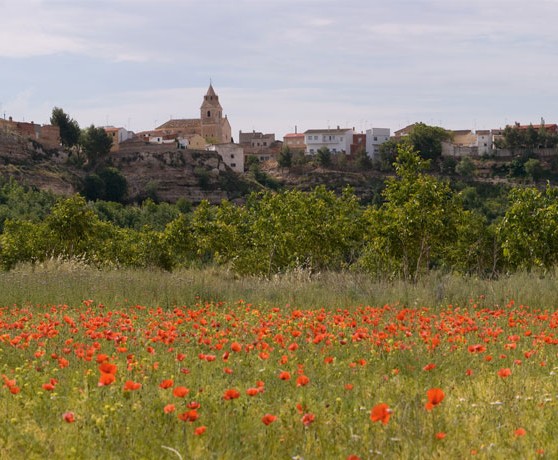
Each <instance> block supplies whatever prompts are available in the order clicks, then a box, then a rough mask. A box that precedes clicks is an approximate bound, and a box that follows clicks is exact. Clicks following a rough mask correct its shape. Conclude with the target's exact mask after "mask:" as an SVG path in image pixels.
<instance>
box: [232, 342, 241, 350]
mask: <svg viewBox="0 0 558 460" xmlns="http://www.w3.org/2000/svg"><path fill="white" fill-rule="evenodd" d="M231 350H232V351H234V352H239V351H241V350H242V345H240V344H239V343H238V342H233V343H231Z"/></svg>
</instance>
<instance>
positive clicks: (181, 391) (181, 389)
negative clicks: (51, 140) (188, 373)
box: [172, 387, 190, 398]
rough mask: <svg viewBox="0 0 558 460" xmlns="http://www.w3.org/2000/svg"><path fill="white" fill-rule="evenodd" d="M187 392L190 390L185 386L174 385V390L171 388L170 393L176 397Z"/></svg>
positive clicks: (181, 396)
mask: <svg viewBox="0 0 558 460" xmlns="http://www.w3.org/2000/svg"><path fill="white" fill-rule="evenodd" d="M188 393H190V390H189V389H188V388H186V387H176V388H175V389H174V390H172V394H173V395H174V396H176V397H177V398H183V397H184V396H186V395H187V394H188Z"/></svg>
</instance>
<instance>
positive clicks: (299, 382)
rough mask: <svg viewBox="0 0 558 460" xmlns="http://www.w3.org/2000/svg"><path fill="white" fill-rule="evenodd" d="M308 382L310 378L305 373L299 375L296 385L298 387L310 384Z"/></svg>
mask: <svg viewBox="0 0 558 460" xmlns="http://www.w3.org/2000/svg"><path fill="white" fill-rule="evenodd" d="M308 383H310V379H309V378H308V377H306V376H305V375H299V376H298V378H297V379H296V386H297V387H303V386H306V385H308Z"/></svg>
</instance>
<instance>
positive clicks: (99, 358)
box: [95, 353, 109, 364]
mask: <svg viewBox="0 0 558 460" xmlns="http://www.w3.org/2000/svg"><path fill="white" fill-rule="evenodd" d="M108 359H109V357H108V355H105V354H104V353H99V354H98V355H97V357H96V358H95V360H96V361H97V362H98V363H99V364H101V363H104V362H105V361H108Z"/></svg>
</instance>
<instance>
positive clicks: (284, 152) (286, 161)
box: [277, 145, 293, 168]
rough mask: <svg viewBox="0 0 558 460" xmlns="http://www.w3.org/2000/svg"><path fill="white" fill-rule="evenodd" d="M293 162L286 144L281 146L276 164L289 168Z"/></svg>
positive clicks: (291, 154)
mask: <svg viewBox="0 0 558 460" xmlns="http://www.w3.org/2000/svg"><path fill="white" fill-rule="evenodd" d="M292 163H293V153H292V152H291V149H290V148H289V146H288V145H285V146H283V148H282V149H281V152H279V156H278V157H277V164H278V165H279V167H281V168H290V167H291V166H292Z"/></svg>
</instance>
